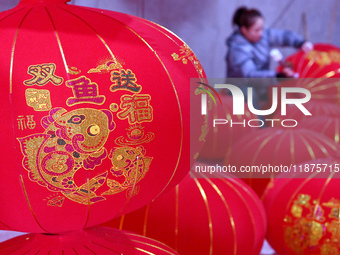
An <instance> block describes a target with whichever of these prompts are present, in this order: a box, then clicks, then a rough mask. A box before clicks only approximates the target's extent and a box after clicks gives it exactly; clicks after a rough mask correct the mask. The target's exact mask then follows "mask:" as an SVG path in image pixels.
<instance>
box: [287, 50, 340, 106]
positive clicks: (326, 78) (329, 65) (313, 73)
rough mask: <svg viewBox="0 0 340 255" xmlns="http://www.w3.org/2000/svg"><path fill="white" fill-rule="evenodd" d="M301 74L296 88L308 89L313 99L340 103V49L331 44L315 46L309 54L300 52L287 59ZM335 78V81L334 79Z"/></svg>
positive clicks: (295, 70)
mask: <svg viewBox="0 0 340 255" xmlns="http://www.w3.org/2000/svg"><path fill="white" fill-rule="evenodd" d="M286 65H288V66H291V67H292V69H293V70H294V72H296V73H298V74H299V78H313V79H298V80H297V81H296V82H294V83H295V86H297V87H302V88H306V89H308V90H309V91H310V92H311V94H312V99H318V100H326V101H328V102H333V103H339V102H340V101H339V100H340V96H339V90H340V83H339V78H340V49H339V48H338V47H335V46H333V45H329V44H315V45H314V49H313V50H312V51H310V52H308V53H305V52H303V51H299V52H297V53H295V54H293V55H291V56H289V57H288V58H287V59H286ZM333 78H335V79H333Z"/></svg>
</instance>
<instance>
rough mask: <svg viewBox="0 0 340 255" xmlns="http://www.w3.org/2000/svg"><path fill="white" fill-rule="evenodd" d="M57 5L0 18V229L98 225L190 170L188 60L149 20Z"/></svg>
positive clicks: (196, 72) (49, 2)
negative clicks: (0, 133) (0, 135)
mask: <svg viewBox="0 0 340 255" xmlns="http://www.w3.org/2000/svg"><path fill="white" fill-rule="evenodd" d="M65 2H67V1H66V0H22V1H21V2H20V3H19V5H18V6H17V7H16V8H14V9H12V10H9V11H6V12H3V13H1V14H0V34H1V36H0V44H1V49H0V56H1V61H0V67H1V68H0V77H1V79H2V84H3V86H2V88H1V95H2V98H3V99H2V103H3V105H2V107H1V109H2V111H1V114H2V118H1V120H0V121H1V127H2V132H3V134H4V135H3V137H2V146H1V149H0V150H1V170H0V171H1V176H2V177H1V180H2V181H1V185H0V204H1V210H0V226H2V227H3V228H5V229H11V230H19V231H25V232H52V233H56V232H61V231H68V230H73V229H81V228H84V227H89V226H92V225H95V224H99V223H102V222H105V221H107V220H109V219H111V218H113V217H115V216H117V215H120V214H123V213H127V212H129V211H132V210H134V209H136V208H138V207H141V206H143V205H145V204H147V203H148V202H150V201H151V200H152V199H153V198H155V197H156V196H157V195H158V194H160V193H161V192H162V191H164V190H167V189H170V188H171V187H174V186H175V185H176V184H177V183H178V182H179V181H180V180H181V179H182V178H183V177H184V176H185V175H186V174H187V172H188V169H189V164H190V163H189V162H190V155H189V154H190V151H189V143H190V137H189V133H190V132H189V119H190V112H189V108H190V107H189V101H190V100H189V98H190V97H189V95H190V93H194V92H195V89H196V88H190V86H189V84H190V78H193V77H196V78H204V77H205V74H204V71H203V69H202V67H201V65H200V63H199V61H198V60H197V58H196V56H195V55H194V53H193V52H192V51H191V49H190V48H189V47H188V46H187V45H186V44H185V43H184V42H183V41H181V40H180V39H179V38H178V37H176V36H175V35H174V34H173V33H171V32H169V31H168V30H166V29H164V28H163V27H161V26H159V25H157V24H155V23H152V22H149V21H147V20H144V19H141V18H137V17H134V16H130V15H125V14H122V13H116V12H111V11H105V10H98V9H91V8H83V7H77V6H71V5H66V4H65ZM193 100H194V102H192V104H193V105H195V102H196V101H195V98H194V99H193ZM196 104H197V109H200V96H197V103H196ZM198 115H199V117H197V118H201V122H200V123H201V124H200V125H197V128H198V132H197V136H196V138H195V137H194V138H195V141H197V144H196V145H197V146H196V147H195V148H196V149H197V151H199V149H200V146H201V142H200V141H199V136H204V134H202V132H201V129H202V125H203V122H204V119H203V118H202V117H201V116H200V113H198ZM201 140H202V139H201ZM194 155H195V153H194V152H193V154H192V155H191V157H193V156H194Z"/></svg>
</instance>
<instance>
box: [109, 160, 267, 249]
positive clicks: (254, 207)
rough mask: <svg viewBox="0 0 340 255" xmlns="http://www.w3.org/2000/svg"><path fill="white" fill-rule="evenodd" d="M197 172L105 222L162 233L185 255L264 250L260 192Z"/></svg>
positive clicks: (151, 234)
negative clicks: (141, 205) (258, 193)
mask: <svg viewBox="0 0 340 255" xmlns="http://www.w3.org/2000/svg"><path fill="white" fill-rule="evenodd" d="M195 167H198V168H204V167H207V166H206V165H202V164H197V163H196V164H195ZM197 177H200V178H197V179H196V178H190V176H189V175H188V176H187V177H186V178H185V179H184V180H183V181H182V182H181V183H180V184H178V185H177V186H176V188H175V189H173V190H172V191H170V192H167V193H166V194H163V195H162V196H160V197H159V198H158V199H156V200H154V201H153V202H152V203H151V204H149V205H147V206H145V207H143V208H141V209H139V210H136V211H134V212H131V213H129V214H126V215H123V216H122V217H121V218H117V219H114V220H112V221H110V222H107V223H105V224H104V225H105V226H110V227H114V228H120V229H124V230H130V231H134V232H136V233H138V234H141V235H144V236H147V237H151V238H157V240H159V241H161V242H164V243H165V244H167V245H169V246H170V247H172V248H173V249H175V250H176V251H177V252H178V253H179V254H183V255H186V254H188V255H189V254H197V255H198V254H202V255H205V254H234V255H236V254H259V252H260V250H261V247H262V244H263V240H264V236H265V233H266V216H265V214H264V210H263V205H262V203H261V201H260V199H259V198H258V196H257V195H256V194H255V193H254V192H253V191H252V190H251V189H250V188H249V187H247V185H246V184H245V183H243V182H242V181H241V180H239V179H232V176H230V175H229V176H219V177H220V178H214V179H207V178H206V176H204V175H202V176H199V175H198V176H197ZM215 177H216V176H215Z"/></svg>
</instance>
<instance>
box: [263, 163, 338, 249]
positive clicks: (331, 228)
mask: <svg viewBox="0 0 340 255" xmlns="http://www.w3.org/2000/svg"><path fill="white" fill-rule="evenodd" d="M300 171H301V172H300ZM339 171H340V160H339V158H327V159H318V160H314V161H309V162H305V163H302V164H300V165H297V166H296V173H295V174H291V175H290V176H287V174H286V175H283V176H278V178H276V179H275V180H274V182H273V185H272V186H271V187H269V188H267V190H266V192H265V195H264V198H263V203H264V205H265V208H266V212H267V215H268V233H267V240H268V242H269V243H270V245H271V246H272V247H273V248H274V249H275V250H276V252H277V253H278V254H282V255H286V254H287V255H288V254H289V255H293V254H306V255H307V254H320V255H326V254H340V246H339V226H340V217H339V208H340V197H339V192H338V190H339V185H340V179H339ZM280 177H283V178H280Z"/></svg>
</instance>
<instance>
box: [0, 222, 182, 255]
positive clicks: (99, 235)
mask: <svg viewBox="0 0 340 255" xmlns="http://www.w3.org/2000/svg"><path fill="white" fill-rule="evenodd" d="M0 253H1V254H8V255H22V254H50V255H74V254H79V255H80V254H81V255H93V254H101V255H111V254H136V255H142V254H157V255H158V254H159V255H165V254H166V255H175V254H178V253H177V252H175V251H174V250H172V249H171V248H169V247H168V246H166V245H165V244H163V243H160V242H158V241H156V240H152V239H150V238H146V237H143V236H139V235H136V234H134V233H130V232H127V231H118V230H116V229H111V228H105V227H91V228H88V229H83V230H74V231H71V232H66V233H63V234H60V235H44V234H27V235H23V236H19V237H16V238H13V239H10V240H8V241H6V242H3V243H1V244H0Z"/></svg>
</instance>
